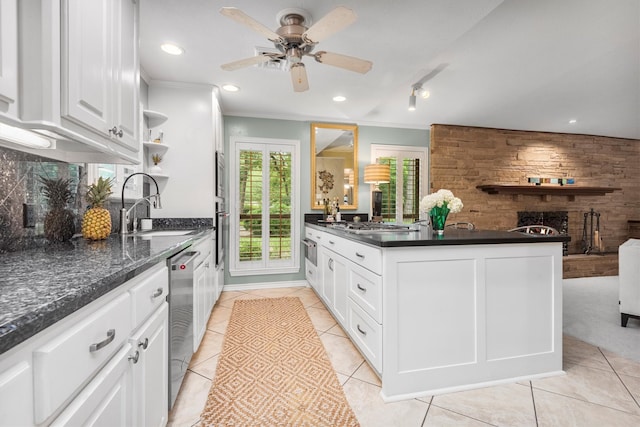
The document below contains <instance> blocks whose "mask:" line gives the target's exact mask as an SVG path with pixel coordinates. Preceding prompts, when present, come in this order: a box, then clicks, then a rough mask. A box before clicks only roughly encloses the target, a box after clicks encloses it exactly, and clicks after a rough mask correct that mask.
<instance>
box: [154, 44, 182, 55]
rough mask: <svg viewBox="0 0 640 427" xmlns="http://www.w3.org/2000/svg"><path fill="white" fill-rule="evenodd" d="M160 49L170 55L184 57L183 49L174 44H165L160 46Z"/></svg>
mask: <svg viewBox="0 0 640 427" xmlns="http://www.w3.org/2000/svg"><path fill="white" fill-rule="evenodd" d="M160 49H162V50H163V51H165V52H166V53H168V54H169V55H182V54H183V53H184V49H183V48H181V47H180V46H178V45H176V44H173V43H163V44H161V45H160Z"/></svg>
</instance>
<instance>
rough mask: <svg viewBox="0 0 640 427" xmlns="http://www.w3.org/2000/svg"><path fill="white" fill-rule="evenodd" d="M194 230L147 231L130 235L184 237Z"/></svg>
mask: <svg viewBox="0 0 640 427" xmlns="http://www.w3.org/2000/svg"><path fill="white" fill-rule="evenodd" d="M194 231H195V230H149V231H139V232H137V233H135V234H131V236H134V235H137V236H142V237H161V236H184V235H186V234H191V233H193V232H194Z"/></svg>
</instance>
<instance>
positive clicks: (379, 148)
mask: <svg viewBox="0 0 640 427" xmlns="http://www.w3.org/2000/svg"><path fill="white" fill-rule="evenodd" d="M379 157H395V158H396V159H397V160H398V162H397V165H402V159H407V158H411V159H415V158H418V159H420V162H421V163H423V164H424V167H421V168H420V176H419V180H420V181H419V183H420V194H419V197H420V199H422V198H423V197H424V196H426V195H427V194H429V148H428V147H419V146H415V145H385V144H371V163H376V162H377V159H378V158H379ZM399 175H400V176H399V177H398V176H396V219H395V220H396V222H398V223H402V222H403V220H402V218H403V214H404V211H403V208H404V203H402V202H401V201H404V199H403V195H402V185H403V176H402V174H399ZM370 209H371V208H370Z"/></svg>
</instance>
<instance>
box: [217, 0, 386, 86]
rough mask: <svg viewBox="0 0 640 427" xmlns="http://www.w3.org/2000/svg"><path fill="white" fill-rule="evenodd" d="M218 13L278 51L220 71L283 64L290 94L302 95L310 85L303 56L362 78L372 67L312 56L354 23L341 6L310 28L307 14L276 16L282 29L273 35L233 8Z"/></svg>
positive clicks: (352, 59) (328, 56)
mask: <svg viewBox="0 0 640 427" xmlns="http://www.w3.org/2000/svg"><path fill="white" fill-rule="evenodd" d="M220 13H221V14H222V15H224V16H227V17H229V18H231V19H233V20H234V21H236V22H238V23H240V24H243V25H246V26H247V27H249V28H251V29H252V30H254V31H257V32H258V33H260V34H262V35H263V36H265V37H266V38H267V39H269V40H270V41H271V42H273V44H274V45H275V47H276V48H277V50H278V52H274V53H270V52H261V53H260V54H259V55H257V56H253V57H250V58H245V59H241V60H239V61H234V62H230V63H228V64H224V65H222V69H223V70H226V71H233V70H237V69H240V68H244V67H250V66H252V65H257V64H260V63H263V62H267V61H272V60H283V61H286V62H287V64H288V65H289V70H290V73H291V81H292V83H293V90H294V91H295V92H304V91H306V90H308V89H309V81H308V80H307V72H306V70H305V66H304V63H303V62H302V57H303V56H311V57H313V58H314V59H315V60H316V61H318V62H320V63H321V64H327V65H333V66H334V67H339V68H343V69H345V70H349V71H355V72H357V73H361V74H365V73H366V72H368V71H369V70H370V69H371V66H372V65H373V64H372V63H371V61H366V60H364V59H360V58H355V57H353V56H347V55H341V54H338V53H332V52H326V51H318V52H315V53H314V52H313V49H314V48H315V47H316V45H317V44H318V43H319V42H321V41H322V40H324V39H326V38H327V37H329V36H331V35H333V34H334V33H337V32H338V31H340V30H342V29H344V28H346V27H347V26H349V25H350V24H352V23H353V22H355V20H356V14H355V12H354V11H353V10H351V9H349V8H346V7H344V6H339V7H337V8H335V9H333V10H332V11H331V12H329V13H328V14H327V15H325V16H324V17H323V18H321V19H320V20H319V21H318V22H316V23H315V24H313V25H311V27H310V28H307V27H306V26H305V24H307V23H309V22H310V21H311V19H310V16H309V14H308V13H307V12H306V11H304V10H302V9H285V10H283V11H281V12H280V13H278V16H277V17H278V21H279V22H280V25H281V26H280V28H278V29H277V30H276V31H272V30H270V29H269V28H267V27H266V26H264V25H262V24H261V23H260V22H258V21H256V20H255V19H253V18H252V17H250V16H249V15H247V14H246V13H244V12H243V11H241V10H240V9H237V8H235V7H223V8H222V9H220Z"/></svg>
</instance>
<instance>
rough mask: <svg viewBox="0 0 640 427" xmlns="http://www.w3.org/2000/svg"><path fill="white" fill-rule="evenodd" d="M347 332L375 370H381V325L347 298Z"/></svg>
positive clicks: (379, 371)
mask: <svg viewBox="0 0 640 427" xmlns="http://www.w3.org/2000/svg"><path fill="white" fill-rule="evenodd" d="M348 307H349V308H348V310H349V312H348V315H347V319H348V323H347V328H346V329H347V333H348V334H349V336H350V337H351V339H352V340H353V342H354V343H355V344H356V346H357V347H358V348H359V349H360V351H361V352H362V354H363V355H364V356H365V357H366V358H367V360H368V361H369V363H370V364H371V367H372V368H374V369H375V370H376V372H378V373H381V372H382V325H381V324H379V323H378V322H376V321H375V320H374V319H373V318H372V317H371V316H369V315H368V314H367V313H365V311H364V310H363V309H362V308H360V306H359V305H358V304H357V303H355V302H354V300H353V299H351V298H349V300H348Z"/></svg>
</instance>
